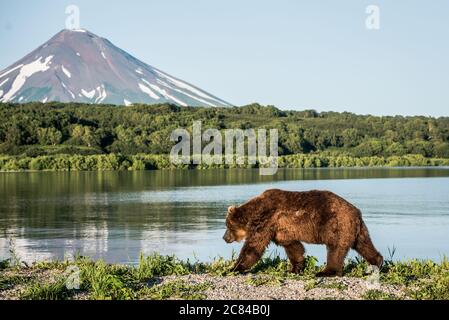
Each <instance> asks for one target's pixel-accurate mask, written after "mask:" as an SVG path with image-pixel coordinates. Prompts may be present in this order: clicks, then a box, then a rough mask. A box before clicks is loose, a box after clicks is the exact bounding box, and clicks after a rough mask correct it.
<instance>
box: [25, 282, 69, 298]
mask: <svg viewBox="0 0 449 320" xmlns="http://www.w3.org/2000/svg"><path fill="white" fill-rule="evenodd" d="M71 294H72V291H71V290H69V289H67V287H66V285H65V280H64V279H59V280H57V281H56V282H54V283H40V282H34V283H33V284H31V285H30V286H29V287H28V288H27V289H26V290H25V292H24V293H23V294H22V295H21V297H20V298H21V299H23V300H65V299H68V298H69V297H70V295H71Z"/></svg>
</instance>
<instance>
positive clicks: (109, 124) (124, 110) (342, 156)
mask: <svg viewBox="0 0 449 320" xmlns="http://www.w3.org/2000/svg"><path fill="white" fill-rule="evenodd" d="M0 117H1V119H2V120H1V121H0V170H2V171H16V170H151V169H173V168H199V169H205V168H208V167H223V168H229V167H231V168H232V167H237V165H231V166H228V165H214V166H208V165H204V164H202V165H199V166H193V165H179V166H174V165H173V164H171V163H170V161H169V157H168V154H169V153H170V150H171V148H172V147H173V145H174V142H172V141H170V134H171V132H172V131H173V130H174V129H177V128H185V129H187V130H189V131H191V129H192V124H193V121H195V120H201V121H202V128H203V130H206V129H208V128H215V129H219V130H221V131H224V130H226V129H250V128H254V129H260V128H263V129H277V130H278V132H279V155H280V157H279V167H287V168H320V167H362V166H371V167H372V166H441V165H449V118H448V117H440V118H432V117H424V116H407V117H404V116H394V117H392V116H383V117H380V116H371V115H355V114H352V113H347V112H345V113H337V112H321V113H319V112H316V111H314V110H305V111H284V110H280V109H277V108H275V107H273V106H261V105H258V104H251V105H248V106H243V107H233V108H197V107H195V108H193V107H178V106H174V105H169V104H161V105H134V106H130V107H118V106H112V105H89V104H73V103H67V104H65V103H56V102H54V103H46V104H43V103H28V104H0ZM257 166H258V165H257V164H256V165H252V167H257ZM240 167H247V165H246V164H245V165H241V166H240Z"/></svg>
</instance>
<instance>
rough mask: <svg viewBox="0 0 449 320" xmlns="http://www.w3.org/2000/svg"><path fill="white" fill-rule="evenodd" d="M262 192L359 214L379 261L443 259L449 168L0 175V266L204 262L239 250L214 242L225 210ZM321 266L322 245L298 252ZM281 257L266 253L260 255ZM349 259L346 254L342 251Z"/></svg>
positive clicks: (447, 243) (448, 239)
mask: <svg viewBox="0 0 449 320" xmlns="http://www.w3.org/2000/svg"><path fill="white" fill-rule="evenodd" d="M269 188H280V189H286V190H298V191H301V190H310V189H325V190H330V191H333V192H335V193H337V194H339V195H341V196H342V197H344V198H346V199H347V200H349V201H350V202H352V203H353V204H355V205H356V206H357V207H359V208H360V209H361V210H362V213H363V217H364V219H365V222H366V224H367V225H368V228H369V230H370V233H371V236H372V238H373V242H374V244H375V245H376V247H377V248H378V249H379V250H380V251H381V252H382V254H383V255H384V257H385V258H389V251H391V250H392V249H393V248H396V253H395V255H394V258H395V259H396V260H397V259H409V258H430V259H434V260H441V258H442V257H443V256H444V255H449V168H374V169H373V168H372V169H283V170H279V172H278V174H277V175H275V176H259V174H258V171H257V170H250V169H248V170H244V169H243V170H240V169H234V170H204V171H200V170H198V171H182V170H179V171H139V172H29V173H0V259H5V258H7V257H9V256H10V249H11V247H13V248H14V250H15V252H16V253H17V255H18V256H19V257H20V258H21V259H22V260H26V261H36V260H49V259H63V258H64V257H70V256H73V255H74V254H75V253H79V254H81V255H86V256H91V257H93V258H95V259H98V258H102V259H104V260H106V261H107V262H111V263H130V264H134V263H136V261H137V260H138V257H139V254H140V252H143V253H144V254H151V253H152V252H159V253H161V254H175V255H177V256H178V257H180V258H183V259H186V258H191V259H198V260H201V261H207V260H210V259H212V258H214V257H217V256H223V257H226V258H229V257H230V256H231V254H232V251H233V250H234V251H238V250H239V249H240V248H241V244H232V245H229V244H226V243H225V242H224V241H223V240H222V236H223V233H224V230H225V224H224V219H225V214H226V209H227V207H228V206H230V205H233V204H239V203H243V202H245V201H246V200H248V199H249V198H251V197H253V196H256V195H258V194H260V193H261V192H263V191H264V190H266V189H269ZM306 250H307V254H309V255H315V256H317V257H318V258H319V259H320V261H321V262H322V261H323V259H324V257H325V247H324V246H315V245H314V246H311V245H306ZM276 252H279V253H282V254H284V253H283V250H282V248H278V247H276V246H274V245H271V246H270V247H269V249H268V251H267V254H274V253H276ZM352 254H354V253H352Z"/></svg>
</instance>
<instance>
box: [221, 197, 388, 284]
mask: <svg viewBox="0 0 449 320" xmlns="http://www.w3.org/2000/svg"><path fill="white" fill-rule="evenodd" d="M226 227H227V230H226V233H225V235H224V236H223V239H224V240H225V241H226V242H227V243H231V242H234V241H241V240H244V239H245V244H244V245H243V248H242V250H241V252H240V255H239V257H238V259H237V261H236V264H235V266H234V270H235V271H238V272H245V271H248V270H249V269H251V267H252V266H254V264H255V263H256V262H257V261H258V260H259V259H260V258H261V257H262V255H263V253H264V251H265V249H266V247H267V246H268V244H269V243H270V242H271V241H273V242H274V243H275V244H277V245H280V246H283V247H284V248H285V252H286V253H287V256H288V258H289V260H290V262H291V264H292V269H291V271H292V272H294V273H300V272H301V271H302V270H303V269H304V246H303V245H302V243H301V242H305V243H311V244H325V245H326V248H327V263H326V267H325V269H324V270H323V271H321V272H319V273H318V274H317V276H341V275H342V271H343V263H344V259H345V257H346V255H347V253H348V251H349V249H351V248H352V249H355V250H356V251H357V252H358V253H359V254H360V255H361V256H362V257H363V258H364V259H366V260H367V261H368V263H370V264H371V265H376V266H377V267H379V268H380V267H381V266H382V263H383V257H382V256H381V255H380V253H379V252H378V251H377V250H376V248H374V245H373V243H372V242H371V239H370V236H369V233H368V229H367V227H366V225H365V223H364V222H363V220H362V215H361V212H360V210H359V209H357V208H356V207H355V206H353V205H352V204H350V203H349V202H348V201H346V200H344V199H343V198H341V197H339V196H338V195H336V194H334V193H332V192H329V191H318V190H313V191H307V192H292V191H283V190H278V189H273V190H267V191H265V192H264V193H262V194H261V195H259V196H257V197H255V198H253V199H251V200H249V201H248V202H246V203H245V204H243V205H241V206H238V207H236V206H231V207H229V209H228V215H227V217H226Z"/></svg>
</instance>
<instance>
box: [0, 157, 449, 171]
mask: <svg viewBox="0 0 449 320" xmlns="http://www.w3.org/2000/svg"><path fill="white" fill-rule="evenodd" d="M443 166H449V159H446V158H426V157H424V156H422V155H419V154H410V155H403V156H391V157H379V156H373V157H352V156H348V155H332V154H329V153H324V154H295V155H285V156H279V157H278V167H279V168H295V169H305V168H366V167H370V168H373V167H443ZM260 167H263V165H261V166H260ZM233 168H259V162H257V163H256V164H254V165H248V161H247V158H245V159H244V163H243V164H237V163H236V162H235V161H234V163H233V164H225V163H224V161H223V164H206V163H202V164H198V165H193V164H190V165H189V164H173V163H171V161H170V157H169V155H156V154H136V155H131V156H126V155H121V154H115V153H111V154H102V155H66V154H60V155H44V156H36V157H26V156H25V157H24V156H8V155H0V172H17V171H123V170H128V171H141V170H176V169H184V170H185V169H187V170H192V169H196V170H205V169H233Z"/></svg>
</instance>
